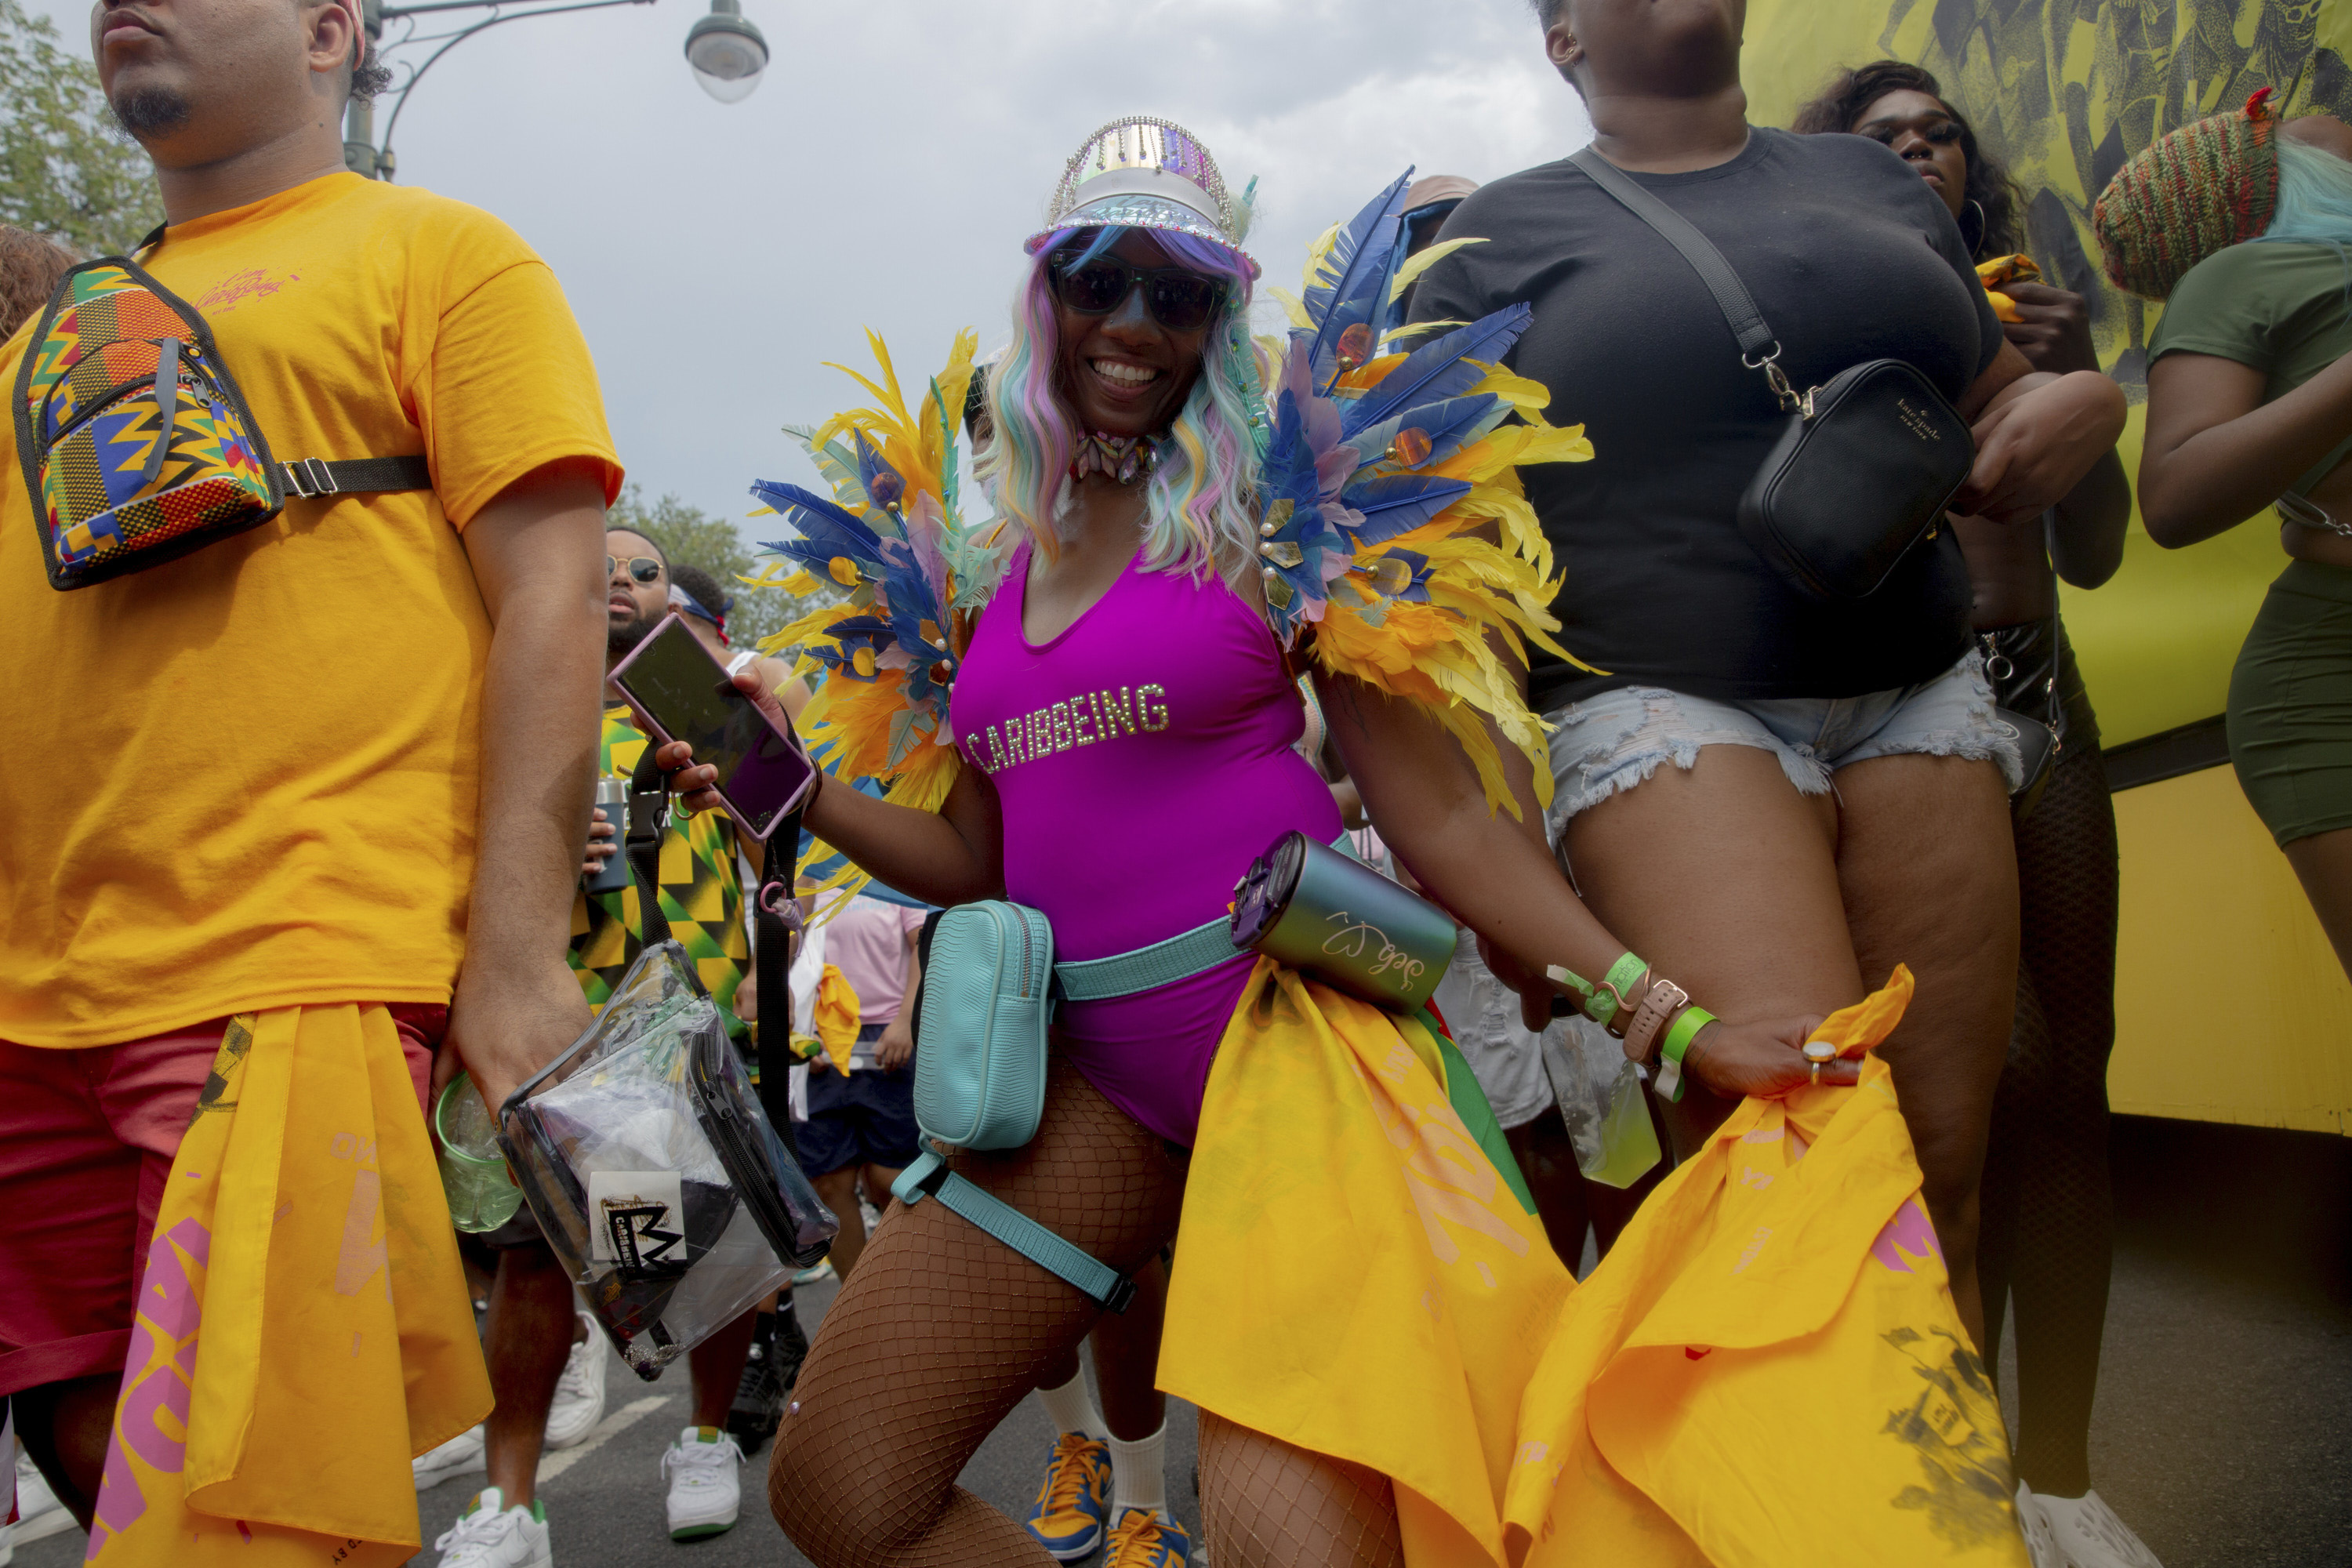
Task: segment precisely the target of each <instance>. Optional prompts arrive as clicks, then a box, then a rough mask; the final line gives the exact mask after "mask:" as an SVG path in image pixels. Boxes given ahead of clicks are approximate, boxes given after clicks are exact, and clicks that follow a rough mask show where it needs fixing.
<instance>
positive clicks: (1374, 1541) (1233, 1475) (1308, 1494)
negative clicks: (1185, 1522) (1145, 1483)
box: [1201, 1410, 1404, 1568]
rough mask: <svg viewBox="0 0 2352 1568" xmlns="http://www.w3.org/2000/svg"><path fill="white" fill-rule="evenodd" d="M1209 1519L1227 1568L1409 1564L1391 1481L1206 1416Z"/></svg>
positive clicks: (1216, 1557) (1206, 1524) (1218, 1556)
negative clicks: (1405, 1556)
mask: <svg viewBox="0 0 2352 1568" xmlns="http://www.w3.org/2000/svg"><path fill="white" fill-rule="evenodd" d="M1201 1523H1202V1529H1203V1530H1204V1531H1205V1533H1206V1534H1207V1536H1208V1544H1209V1554H1210V1560H1211V1561H1212V1562H1213V1563H1216V1565H1217V1568H1293V1565H1294V1564H1297V1563H1325V1564H1328V1565H1330V1568H1403V1563H1404V1542H1403V1541H1402V1537H1401V1536H1400V1535H1399V1534H1398V1531H1397V1517H1396V1494H1395V1492H1394V1491H1393V1490H1392V1489H1391V1487H1390V1485H1389V1479H1388V1478H1387V1477H1386V1476H1383V1475H1381V1473H1380V1472H1379V1471H1377V1470H1369V1469H1366V1468H1364V1467H1362V1466H1361V1465H1350V1464H1347V1463H1345V1462H1343V1461H1341V1460H1339V1459H1333V1458H1326V1457H1325V1456H1323V1455H1320V1454H1310V1453H1308V1452H1307V1450H1305V1449H1304V1448H1295V1447H1291V1446H1290V1445H1289V1444H1287V1443H1285V1442H1282V1441H1280V1440H1279V1439H1277V1438H1274V1437H1269V1436H1266V1435H1265V1434H1264V1433H1263V1432H1254V1431H1252V1430H1250V1429H1249V1428H1248V1427H1246V1426H1235V1425H1234V1423H1232V1422H1230V1421H1228V1420H1226V1419H1225V1418H1224V1417H1223V1416H1221V1415H1212V1414H1211V1413H1210V1412H1208V1411H1206V1410H1203V1411H1202V1412H1201Z"/></svg>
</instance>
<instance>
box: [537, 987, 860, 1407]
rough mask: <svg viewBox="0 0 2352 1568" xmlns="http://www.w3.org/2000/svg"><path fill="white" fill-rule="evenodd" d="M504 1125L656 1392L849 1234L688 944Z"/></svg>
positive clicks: (595, 1296) (615, 1004)
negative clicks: (745, 1058) (665, 1376)
mask: <svg viewBox="0 0 2352 1568" xmlns="http://www.w3.org/2000/svg"><path fill="white" fill-rule="evenodd" d="M499 1146H500V1148H501V1149H503V1150H504V1152H505V1153H506V1156H507V1161H508V1163H509V1165H510V1166H511V1167H512V1169H513V1171H514V1173H515V1178H516V1181H517V1184H519V1185H520V1187H521V1188H522V1191H523V1196H524V1198H525V1199H526V1200H527V1201H528V1202H529V1203H530V1209H531V1213H532V1214H533V1215H536V1216H537V1218H538V1220H539V1223H540V1228H541V1230H542V1231H543V1232H544V1233H545V1235H546V1237H547V1240H548V1243H549V1245H550V1246H551V1247H553V1248H554V1249H555V1254H556V1256H557V1258H560V1259H561V1260H562V1263H563V1266H564V1268H566V1269H567V1270H568V1271H569V1272H570V1273H571V1276H572V1279H573V1281H574V1282H575V1283H576V1284H577V1285H578V1286H579V1287H580V1291H581V1295H582V1296H583V1298H584V1300H586V1302H587V1304H588V1307H589V1310H591V1311H592V1312H593V1313H594V1315H595V1317H596V1319H597V1321H599V1322H600V1323H602V1324H603V1325H604V1331H605V1333H606V1334H608V1335H609V1336H610V1337H611V1338H612V1341H613V1344H614V1348H615V1349H617V1350H618V1351H619V1352H621V1357H622V1359H623V1360H625V1361H626V1362H627V1363H629V1366H630V1368H631V1369H632V1370H633V1371H635V1373H637V1375H638V1376H640V1377H642V1378H646V1379H647V1380H648V1381H650V1380H651V1379H653V1378H655V1377H657V1376H659V1375H660V1373H661V1369H662V1368H663V1367H664V1366H666V1365H667V1364H668V1363H670V1362H672V1361H674V1360H675V1359H677V1357H678V1356H680V1355H683V1354H684V1353H685V1352H688V1351H689V1350H691V1349H693V1348H694V1347H695V1346H696V1345H698V1344H699V1343H701V1342H703V1341H704V1340H705V1339H708V1338H709V1336H710V1335H711V1334H713V1333H715V1332H717V1331H719V1329H721V1328H723V1327H724V1326H726V1325H727V1324H728V1323H730V1322H731V1321H734V1320H735V1319H736V1318H738V1317H740V1316H741V1315H742V1313H743V1312H744V1311H745V1310H748V1309H749V1308H751V1307H752V1306H753V1305H755V1304H756V1303H757V1302H759V1301H760V1300H761V1299H762V1298H763V1297H765V1296H766V1295H767V1294H768V1293H769V1292H771V1291H772V1290H776V1289H781V1288H782V1286H783V1285H785V1284H786V1283H787V1282H788V1281H789V1280H790V1279H791V1276H792V1271H793V1269H794V1268H805V1267H807V1266H808V1265H809V1264H811V1263H814V1262H815V1261H816V1259H818V1258H822V1257H823V1256H824V1252H825V1248H826V1247H827V1245H828V1244H829V1243H830V1242H831V1241H832V1238H833V1236H834V1233H835V1231H836V1230H837V1229H838V1228H839V1226H838V1222H837V1221H836V1220H835V1217H834V1215H833V1214H832V1213H831V1211H829V1210H828V1209H826V1207H825V1206H824V1204H823V1203H822V1202H820V1201H819V1200H818V1198H817V1195H816V1192H815V1189H814V1188H813V1187H811V1186H810V1185H809V1181H808V1178H807V1176H806V1175H805V1174H803V1172H802V1170H801V1167H800V1163H799V1161H797V1160H795V1159H794V1158H793V1155H792V1152H791V1151H790V1150H788V1149H787V1148H786V1147H785V1146H784V1143H783V1141H782V1139H781V1138H779V1137H778V1136H777V1134H776V1131H775V1129H774V1128H773V1127H772V1126H771V1125H770V1123H769V1121H768V1118H767V1115H766V1113H765V1112H764V1111H763V1110H761V1107H760V1102H759V1099H758V1097H757V1095H756V1094H755V1093H754V1092H753V1090H752V1088H751V1079H750V1076H749V1074H748V1073H747V1072H746V1071H745V1070H744V1068H743V1065H742V1063H741V1062H740V1060H738V1059H737V1058H736V1054H735V1048H734V1047H733V1046H732V1045H731V1044H730V1042H729V1040H728V1038H727V1032H726V1028H725V1026H723V1025H722V1024H721V1023H720V1022H719V1009H718V1007H717V1005H715V1004H714V1003H713V1002H712V1001H711V999H710V996H709V993H708V992H706V991H705V990H704V989H703V988H702V983H701V981H700V980H699V979H698V977H697V976H696V974H695V973H694V968H693V965H692V964H691V963H690V962H689V961H688V959H687V956H686V952H685V950H684V949H683V948H681V947H679V946H678V945H677V943H676V942H661V943H658V944H656V945H655V946H653V947H649V948H647V949H646V951H645V952H644V953H643V955H641V956H640V957H639V958H638V959H637V961H636V963H633V964H631V965H630V966H629V972H628V973H627V974H626V975H625V976H624V977H623V978H622V981H621V984H620V985H619V986H618V987H617V988H616V989H615V990H614V993H613V996H612V999H611V1000H610V1001H609V1002H607V1003H605V1005H604V1011H603V1012H602V1013H601V1014H599V1015H598V1016H597V1019H596V1022H595V1023H594V1024H593V1026H590V1028H589V1029H588V1031H587V1033H585V1034H583V1035H582V1036H581V1037H580V1038H579V1039H578V1040H576V1041H574V1042H573V1043H572V1046H571V1047H570V1048H569V1049H567V1050H566V1051H564V1053H563V1054H562V1056H559V1057H558V1058H556V1059H555V1060H554V1061H552V1062H551V1063H550V1064H549V1065H548V1066H547V1067H546V1068H542V1069H541V1071H540V1072H539V1074H538V1075H537V1076H536V1077H534V1078H532V1079H530V1081H529V1082H528V1083H526V1084H524V1085H523V1086H522V1087H521V1088H520V1089H517V1090H516V1091H515V1092H514V1094H513V1095H511V1096H510V1097H509V1099H508V1100H507V1102H506V1104H505V1105H504V1106H503V1107H502V1108H501V1110H500V1111H499Z"/></svg>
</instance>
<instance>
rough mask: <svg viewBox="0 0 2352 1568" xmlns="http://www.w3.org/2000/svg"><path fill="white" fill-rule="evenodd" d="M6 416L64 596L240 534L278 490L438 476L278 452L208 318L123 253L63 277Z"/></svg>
mask: <svg viewBox="0 0 2352 1568" xmlns="http://www.w3.org/2000/svg"><path fill="white" fill-rule="evenodd" d="M162 235H163V230H161V229H158V230H157V231H156V232H155V233H154V234H152V235H150V236H149V237H148V238H147V241H146V244H144V245H142V246H141V247H140V248H141V249H142V251H143V250H145V249H146V248H147V247H149V246H152V245H153V244H154V243H156V241H157V240H158V239H160V238H161V237H162ZM15 415H16V456H17V459H18V461H19V463H20V464H21V466H22V468H23V470H24V479H25V487H26V491H27V492H28V494H29V496H30V498H31V500H32V507H33V515H34V517H35V519H36V520H37V521H38V523H39V526H40V534H41V552H42V554H43V556H44V557H45V558H46V563H47V570H48V577H49V586H51V587H52V588H56V589H58V590H59V591H64V590H67V589H72V588H86V587H89V585H90V584H94V583H103V582H105V581H106V580H107V579H108V578H110V577H120V576H122V575H125V574H129V573H132V572H143V571H145V570H147V569H148V568H149V567H151V566H160V565H162V564H163V563H164V562H167V561H171V560H174V559H176V558H177V557H179V556H182V555H185V554H188V553H189V552H192V551H196V550H201V549H203V548H204V547H205V545H207V544H210V543H213V542H215V541H216V540H222V539H226V538H229V537H230V536H232V535H235V534H238V533H243V532H245V531H247V529H251V528H255V527H257V526H259V525H260V524H262V523H264V522H267V521H269V520H270V519H271V518H273V517H276V516H277V515H278V512H279V511H280V510H283V509H284V507H285V505H286V500H287V497H288V496H289V495H294V496H302V497H312V496H324V495H335V494H339V493H341V492H345V491H357V490H415V489H431V488H432V485H433V476H432V471H431V469H430V468H428V467H427V466H426V463H425V459H424V458H422V457H399V458H349V459H344V460H342V461H328V460H325V459H323V458H296V459H294V460H293V461H291V462H283V463H281V462H279V461H278V460H277V459H276V458H273V457H272V455H271V453H270V449H269V441H268V437H267V436H265V435H264V434H263V432H262V429H261V426H260V425H259V423H258V422H257V421H256V420H255V418H254V416H253V411H252V410H251V409H250V408H249V407H248V406H247V405H246V401H245V395H244V394H242V393H241V392H239V391H238V390H237V385H236V379H235V378H234V377H233V376H231V375H230V374H229V371H228V366H227V365H226V363H223V362H222V359H221V355H220V350H219V348H218V347H217V345H215V342H213V334H212V329H211V328H210V327H209V326H208V325H207V324H206V323H205V319H204V317H203V316H202V315H200V314H198V313H197V311H196V310H195V309H194V307H193V306H191V305H189V304H188V303H187V302H186V301H185V300H182V299H180V298H179V297H178V296H177V295H175V294H173V292H172V291H171V290H170V289H166V288H164V287H163V285H162V284H161V283H158V282H157V281H155V279H154V278H153V277H152V276H151V275H150V274H149V273H148V272H147V270H146V269H145V268H142V267H141V266H140V265H139V263H138V262H136V261H134V260H132V259H131V258H130V257H127V256H106V257H100V258H99V259H98V260H96V261H86V262H83V263H82V264H81V265H80V266H79V267H77V268H74V269H73V270H72V271H70V272H68V273H67V274H66V275H65V277H63V278H62V279H58V286H57V289H56V290H55V291H54V292H53V293H52V294H51V295H50V297H49V302H48V304H47V306H46V307H45V308H44V309H43V310H42V312H41V316H40V320H39V321H38V322H37V324H36V325H35V327H34V329H33V332H32V337H31V341H30V342H28V343H27V344H26V349H25V353H24V357H23V360H22V362H21V363H20V364H19V367H18V369H17V373H16V398H15Z"/></svg>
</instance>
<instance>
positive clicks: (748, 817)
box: [612, 615, 816, 839]
mask: <svg viewBox="0 0 2352 1568" xmlns="http://www.w3.org/2000/svg"><path fill="white" fill-rule="evenodd" d="M612 680H613V684H614V686H616V687H618V688H619V689H620V690H621V694H622V695H623V696H624V697H625V698H626V699H627V700H628V703H629V707H630V708H631V709H632V710H634V711H635V713H636V715H637V719H638V721H639V723H640V724H641V725H642V726H643V727H644V728H645V729H646V731H648V732H649V733H650V734H651V735H652V736H653V738H654V742H655V744H656V745H662V746H666V745H667V744H668V743H670V742H685V743H686V744H687V745H688V746H689V747H690V748H692V751H693V754H694V760H695V761H696V762H697V763H704V764H707V765H709V766H710V767H712V768H713V769H715V770H716V773H715V779H714V781H713V783H712V784H711V785H710V788H709V794H710V795H715V797H716V802H715V803H716V804H717V805H719V806H721V807H723V808H724V809H725V810H726V812H727V814H728V815H729V816H732V817H733V818H734V819H735V820H736V822H737V823H739V824H740V825H741V826H742V828H743V831H744V832H746V833H747V834H749V835H751V837H753V838H755V839H764V838H766V837H768V836H769V835H770V834H771V833H773V832H774V831H775V830H776V829H777V828H778V827H779V826H782V824H783V822H784V820H785V819H786V818H787V817H789V816H791V815H792V814H793V811H794V810H795V809H797V808H798V807H799V806H800V805H801V804H802V803H803V801H805V800H806V799H807V798H808V794H809V791H810V790H811V789H812V788H813V787H814V785H815V783H816V765H815V764H814V763H812V762H810V760H809V757H808V753H807V752H806V751H805V750H803V747H802V745H801V743H800V739H799V737H798V736H796V735H794V734H793V727H792V721H791V719H789V718H788V717H786V716H785V713H784V710H783V706H782V704H781V703H779V702H776V701H775V700H773V699H770V700H768V701H767V702H764V703H762V702H759V701H756V700H754V699H753V697H752V696H751V694H750V693H747V692H746V691H744V690H743V689H741V687H740V686H739V685H738V683H737V679H736V678H734V677H730V675H729V674H728V673H727V670H726V668H725V667H724V666H722V665H720V664H719V661H718V660H717V659H715V658H711V657H710V653H709V650H708V649H707V648H705V647H703V646H702V644H701V643H700V642H699V641H698V640H697V638H696V637H695V635H694V633H693V632H692V630H691V629H689V628H688V626H687V625H686V623H685V622H684V621H682V620H680V619H679V618H678V617H677V616H675V615H672V616H667V617H666V618H664V620H663V621H662V623H661V624H660V625H659V626H656V627H655V628H654V629H653V630H652V631H651V632H650V633H648V634H647V635H646V639H645V641H643V642H641V643H639V644H638V645H637V646H636V648H635V650H634V651H633V652H632V653H630V655H629V656H628V658H625V659H623V660H622V661H621V662H620V663H619V664H618V665H616V666H615V667H614V669H613V674H612ZM752 684H753V685H754V687H755V688H756V685H757V682H756V680H754V681H753V683H752ZM684 804H686V805H688V807H689V808H690V809H697V810H699V809H703V808H705V807H707V806H708V805H710V804H712V802H711V801H709V800H697V799H693V798H688V799H687V800H686V801H685V803H684Z"/></svg>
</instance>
